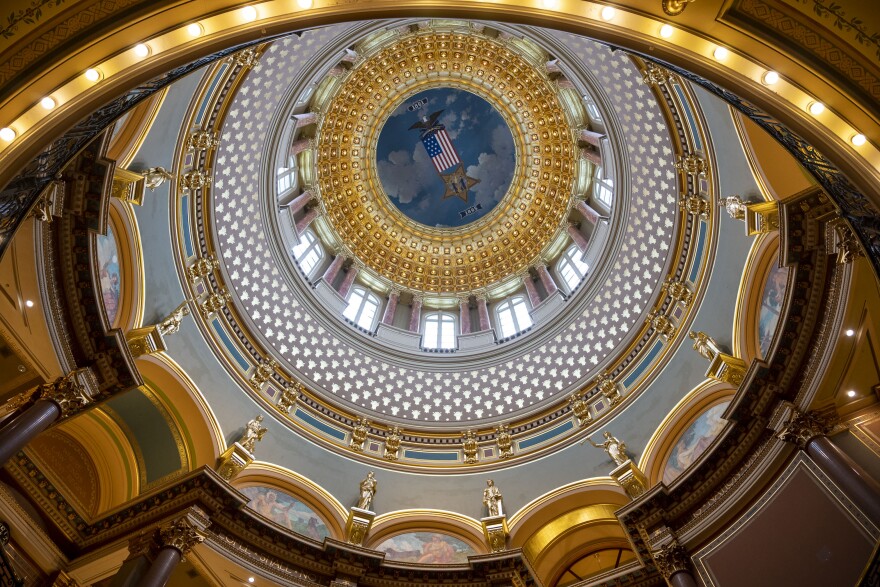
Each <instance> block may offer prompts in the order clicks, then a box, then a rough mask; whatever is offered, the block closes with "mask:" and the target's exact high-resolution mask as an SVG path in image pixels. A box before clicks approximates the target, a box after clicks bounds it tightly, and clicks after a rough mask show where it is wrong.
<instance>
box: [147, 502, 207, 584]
mask: <svg viewBox="0 0 880 587" xmlns="http://www.w3.org/2000/svg"><path fill="white" fill-rule="evenodd" d="M203 540H204V537H203V536H202V534H201V533H200V532H199V528H197V527H196V525H195V524H194V523H193V522H192V521H191V520H190V518H189V517H188V516H187V517H183V518H180V519H177V520H175V521H174V522H172V523H171V524H169V525H168V526H166V527H165V528H162V529H161V530H160V531H159V543H160V544H161V547H160V548H159V552H158V553H157V554H156V558H155V559H153V563H152V564H151V565H150V568H149V569H148V570H147V572H146V573H145V574H144V576H143V577H141V580H140V581H139V582H138V587H164V585H165V584H166V583H168V579H170V578H171V574H172V573H173V572H174V568H175V567H176V566H177V565H178V563H180V561H181V560H183V557H184V556H185V555H186V554H189V552H190V551H191V550H192V549H193V547H194V546H196V545H197V544H199V543H200V542H202V541H203Z"/></svg>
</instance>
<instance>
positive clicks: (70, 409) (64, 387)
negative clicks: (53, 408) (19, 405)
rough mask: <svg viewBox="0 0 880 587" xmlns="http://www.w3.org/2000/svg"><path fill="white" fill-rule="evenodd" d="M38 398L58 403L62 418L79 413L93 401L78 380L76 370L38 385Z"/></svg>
mask: <svg viewBox="0 0 880 587" xmlns="http://www.w3.org/2000/svg"><path fill="white" fill-rule="evenodd" d="M36 399H42V400H47V401H51V402H52V403H54V404H55V405H57V406H58V408H59V409H60V410H61V418H62V419H63V418H68V417H70V416H72V415H74V414H76V413H78V412H79V411H80V410H82V409H83V408H84V407H86V406H87V405H89V403H91V401H92V400H91V398H89V397H88V396H87V395H86V393H85V390H84V389H83V387H82V385H80V383H79V382H78V381H77V380H76V372H73V373H69V374H68V375H66V376H64V377H59V378H58V379H56V380H55V381H53V382H52V383H45V384H43V385H40V386H39V387H37V393H36Z"/></svg>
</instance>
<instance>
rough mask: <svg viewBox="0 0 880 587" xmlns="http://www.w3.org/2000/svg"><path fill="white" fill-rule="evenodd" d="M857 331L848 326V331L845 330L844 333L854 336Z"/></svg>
mask: <svg viewBox="0 0 880 587" xmlns="http://www.w3.org/2000/svg"><path fill="white" fill-rule="evenodd" d="M855 333H856V331H855V330H853V329H852V328H847V329H846V331H844V334H845V335H847V336H852V335H853V334H855Z"/></svg>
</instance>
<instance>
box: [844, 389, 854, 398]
mask: <svg viewBox="0 0 880 587" xmlns="http://www.w3.org/2000/svg"><path fill="white" fill-rule="evenodd" d="M846 395H848V396H849V397H856V390H854V389H850V390H849V391H847V392H846Z"/></svg>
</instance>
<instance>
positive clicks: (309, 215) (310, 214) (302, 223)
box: [295, 208, 321, 235]
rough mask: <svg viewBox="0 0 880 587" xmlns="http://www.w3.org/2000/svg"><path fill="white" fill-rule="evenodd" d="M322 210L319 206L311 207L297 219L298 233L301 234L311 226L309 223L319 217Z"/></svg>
mask: <svg viewBox="0 0 880 587" xmlns="http://www.w3.org/2000/svg"><path fill="white" fill-rule="evenodd" d="M320 213H321V210H320V209H318V208H309V209H308V210H306V213H305V214H303V215H302V217H301V218H300V219H299V220H297V221H296V226H295V227H296V234H297V235H300V234H302V233H303V232H305V230H306V229H307V228H308V227H309V225H310V224H311V223H312V222H313V221H314V220H315V218H317V217H318V215H319V214H320Z"/></svg>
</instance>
